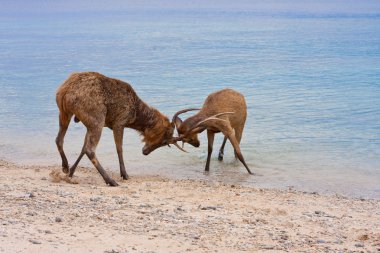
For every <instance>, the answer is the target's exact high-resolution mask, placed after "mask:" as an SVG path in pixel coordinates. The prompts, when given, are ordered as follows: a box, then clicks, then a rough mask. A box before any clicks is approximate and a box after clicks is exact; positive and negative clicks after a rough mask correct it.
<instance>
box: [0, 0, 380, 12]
mask: <svg viewBox="0 0 380 253" xmlns="http://www.w3.org/2000/svg"><path fill="white" fill-rule="evenodd" d="M134 9H148V10H149V9H153V10H154V9H206V10H208V9H222V10H250V11H264V12H265V11H279V12H312V13H336V12H338V13H366V14H374V13H376V14H378V13H380V0H319V1H318V0H302V1H301V0H266V1H265V0H262V1H259V0H188V1H185V0H182V1H181V0H109V1H101V0H0V13H14V12H16V13H17V12H21V13H22V12H26V13H30V12H32V13H46V12H48V13H54V12H83V11H85V12H86V11H88V12H95V11H127V10H134Z"/></svg>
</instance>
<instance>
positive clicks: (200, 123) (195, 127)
mask: <svg viewBox="0 0 380 253" xmlns="http://www.w3.org/2000/svg"><path fill="white" fill-rule="evenodd" d="M234 113H235V112H221V113H218V114H215V115H212V116H210V117H208V118H206V119H204V120H202V121H200V122H198V124H196V125H195V126H194V127H193V128H191V129H190V130H189V131H188V133H190V132H197V131H199V130H200V129H202V127H201V125H202V124H203V123H205V122H207V121H210V120H220V121H224V122H228V121H227V120H225V119H220V118H218V117H220V116H223V115H227V114H234ZM194 130H197V131H194Z"/></svg>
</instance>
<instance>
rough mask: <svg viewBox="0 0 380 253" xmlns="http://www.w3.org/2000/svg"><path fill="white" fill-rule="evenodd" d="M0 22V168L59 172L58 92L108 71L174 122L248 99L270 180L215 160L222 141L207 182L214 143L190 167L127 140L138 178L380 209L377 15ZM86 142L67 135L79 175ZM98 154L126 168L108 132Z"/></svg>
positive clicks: (254, 154) (258, 157)
mask: <svg viewBox="0 0 380 253" xmlns="http://www.w3.org/2000/svg"><path fill="white" fill-rule="evenodd" d="M0 21H1V22H0V90H1V93H0V140H1V141H0V158H2V159H7V160H11V161H15V162H19V163H34V164H36V163H38V164H59V163H60V157H59V155H58V152H57V150H56V147H55V143H54V139H55V136H56V133H57V131H58V119H57V114H58V113H57V108H56V104H55V91H56V89H57V87H58V86H59V84H60V83H62V82H63V81H64V80H65V79H66V78H67V76H68V75H69V74H70V73H71V72H74V71H75V72H78V71H98V72H101V73H103V74H105V75H108V76H111V77H116V78H119V79H122V80H125V81H127V82H129V83H131V84H132V86H133V87H134V89H135V90H136V91H137V93H138V95H139V96H140V97H141V98H142V99H143V100H144V101H146V102H147V103H149V104H150V105H152V106H154V107H156V108H158V109H159V110H161V111H162V112H163V113H165V114H167V115H168V116H169V117H171V116H172V115H173V113H175V112H176V111H177V110H180V109H182V108H186V107H194V106H200V105H201V104H202V102H203V101H204V99H205V97H206V96H207V95H208V94H209V93H211V92H213V91H216V90H219V89H221V88H224V87H230V88H233V89H236V90H238V91H240V92H242V93H243V94H244V95H245V97H246V100H247V104H248V120H247V123H246V127H245V131H244V135H243V140H242V143H241V148H242V151H243V154H244V156H245V159H246V161H247V163H248V165H249V166H250V167H251V168H252V170H253V171H255V172H256V173H258V174H260V175H261V176H257V177H254V176H249V175H248V174H247V172H246V170H245V168H244V167H243V166H242V165H241V164H240V163H239V162H236V161H235V159H234V156H233V151H232V148H231V147H230V145H227V150H226V156H225V161H224V162H223V163H220V162H218V161H217V159H216V156H217V153H218V152H217V150H218V149H219V146H220V144H221V141H222V136H221V135H217V136H216V143H215V144H214V150H215V151H214V157H213V160H212V164H211V171H210V173H207V174H205V173H204V171H203V168H204V165H205V159H206V152H207V145H206V139H205V134H202V136H201V142H202V144H201V147H200V148H199V149H195V148H192V147H189V146H186V147H187V149H188V150H189V151H191V152H190V153H189V154H184V153H181V152H179V151H178V150H176V149H175V148H172V149H169V148H166V147H165V148H161V149H160V150H156V151H155V152H153V153H152V154H151V155H149V156H148V157H145V156H143V155H142V154H141V148H142V146H143V144H141V143H140V137H139V136H138V134H137V133H136V132H135V131H133V130H128V129H127V130H126V136H125V138H124V155H125V158H126V166H127V171H129V172H130V173H131V174H132V175H133V174H141V173H144V174H160V175H165V176H169V177H175V178H177V177H178V178H201V179H205V180H212V181H225V182H230V183H237V184H245V185H253V186H263V187H276V188H287V187H290V186H294V187H295V188H296V189H299V190H306V191H317V192H323V193H339V194H344V195H349V196H354V197H369V198H380V124H379V122H380V13H379V14H376V13H375V14H374V13H371V14H366V13H356V14H349V15H348V14H347V13H346V14H342V13H339V12H338V13H328V14H324V13H318V14H313V13H312V12H307V13H302V12H300V13H282V12H268V11H267V12H264V13H258V12H255V11H249V10H246V11H229V10H210V11H206V10H199V11H196V10H192V11H189V10H183V9H182V10H155V11H146V10H138V11H136V10H135V11H120V12H115V11H113V12H111V11H108V12H104V13H102V14H100V13H98V12H84V11H82V12H77V13H76V14H68V13H54V14H51V13H50V14H49V13H44V14H35V13H26V14H25V13H23V14H19V13H12V14H6V13H5V14H4V13H2V15H1V16H0ZM187 115H191V114H190V113H189V114H187ZM84 133H85V130H84V128H83V126H82V125H81V124H74V123H72V124H71V125H70V129H69V132H68V134H67V137H66V140H65V150H66V152H67V154H68V157H69V161H70V162H71V163H72V162H73V161H74V159H75V158H76V156H77V155H78V153H79V151H80V149H81V145H82V142H83V138H84ZM97 153H98V156H99V159H100V161H101V163H103V165H104V166H105V167H107V168H112V169H115V170H117V169H118V161H117V156H116V152H115V147H114V144H113V137H112V134H111V131H110V130H108V129H105V130H104V132H103V136H102V139H101V142H100V144H99V147H98V152H97ZM84 160H86V159H84ZM83 164H84V165H88V166H91V165H90V164H89V162H88V161H85V162H83Z"/></svg>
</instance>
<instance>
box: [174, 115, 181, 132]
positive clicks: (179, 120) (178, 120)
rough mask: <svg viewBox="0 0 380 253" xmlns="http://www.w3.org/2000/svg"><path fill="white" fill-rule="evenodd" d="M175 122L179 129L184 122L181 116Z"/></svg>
mask: <svg viewBox="0 0 380 253" xmlns="http://www.w3.org/2000/svg"><path fill="white" fill-rule="evenodd" d="M174 123H175V126H176V127H177V130H178V128H179V127H180V126H181V124H182V120H181V119H180V118H179V117H176V118H175V121H174Z"/></svg>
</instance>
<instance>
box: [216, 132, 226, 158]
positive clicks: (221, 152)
mask: <svg viewBox="0 0 380 253" xmlns="http://www.w3.org/2000/svg"><path fill="white" fill-rule="evenodd" d="M226 142H227V137H226V136H224V139H223V143H222V146H221V147H220V150H219V155H218V160H219V161H223V156H224V146H226Z"/></svg>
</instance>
